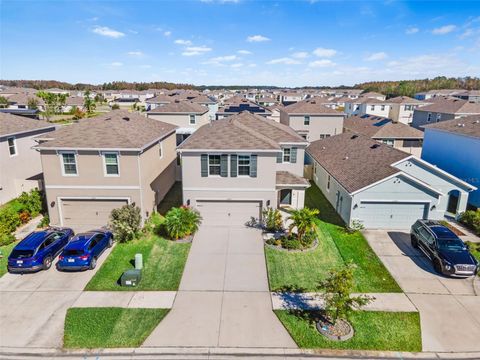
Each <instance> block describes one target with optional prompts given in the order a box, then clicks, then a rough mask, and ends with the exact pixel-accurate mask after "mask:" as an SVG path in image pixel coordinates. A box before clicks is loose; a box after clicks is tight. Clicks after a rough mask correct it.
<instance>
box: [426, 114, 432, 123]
mask: <svg viewBox="0 0 480 360" xmlns="http://www.w3.org/2000/svg"><path fill="white" fill-rule="evenodd" d="M427 121H428V122H430V121H432V113H428V115H427Z"/></svg>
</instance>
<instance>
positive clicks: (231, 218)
mask: <svg viewBox="0 0 480 360" xmlns="http://www.w3.org/2000/svg"><path fill="white" fill-rule="evenodd" d="M197 209H198V211H199V212H200V214H201V216H202V218H203V221H202V223H203V224H204V225H213V226H244V225H245V223H246V222H247V221H249V220H250V218H251V217H252V216H254V217H255V218H259V217H260V210H261V202H260V201H207V200H204V201H200V200H199V201H197Z"/></svg>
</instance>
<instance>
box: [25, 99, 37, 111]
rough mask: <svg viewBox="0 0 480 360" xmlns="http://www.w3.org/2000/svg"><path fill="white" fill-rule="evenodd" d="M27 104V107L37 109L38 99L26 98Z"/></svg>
mask: <svg viewBox="0 0 480 360" xmlns="http://www.w3.org/2000/svg"><path fill="white" fill-rule="evenodd" d="M27 106H28V108H29V109H33V110H36V109H38V100H37V99H35V98H28V101H27Z"/></svg>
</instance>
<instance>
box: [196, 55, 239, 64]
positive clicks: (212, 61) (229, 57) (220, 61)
mask: <svg viewBox="0 0 480 360" xmlns="http://www.w3.org/2000/svg"><path fill="white" fill-rule="evenodd" d="M234 60H237V56H236V55H226V56H217V57H214V58H211V59H208V60H207V61H205V62H203V63H202V64H203V65H223V63H224V62H229V61H234Z"/></svg>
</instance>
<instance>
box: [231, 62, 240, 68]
mask: <svg viewBox="0 0 480 360" xmlns="http://www.w3.org/2000/svg"><path fill="white" fill-rule="evenodd" d="M242 66H243V64H242V63H235V64H232V65H230V67H232V68H234V69H235V68H239V67H242Z"/></svg>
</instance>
